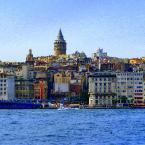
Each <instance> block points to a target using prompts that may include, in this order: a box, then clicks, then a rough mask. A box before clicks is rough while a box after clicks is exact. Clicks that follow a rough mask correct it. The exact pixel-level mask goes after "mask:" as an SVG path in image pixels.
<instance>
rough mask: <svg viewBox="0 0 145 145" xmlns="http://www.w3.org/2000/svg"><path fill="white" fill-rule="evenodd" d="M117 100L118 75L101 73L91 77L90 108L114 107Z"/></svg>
mask: <svg viewBox="0 0 145 145" xmlns="http://www.w3.org/2000/svg"><path fill="white" fill-rule="evenodd" d="M115 99H116V74H113V73H109V72H106V73H105V72H99V73H96V74H94V75H90V76H89V106H90V107H94V106H112V105H113V100H115Z"/></svg>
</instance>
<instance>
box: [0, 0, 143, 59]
mask: <svg viewBox="0 0 145 145" xmlns="http://www.w3.org/2000/svg"><path fill="white" fill-rule="evenodd" d="M144 7H145V1H143V0H140V1H135V0H128V1H125V0H122V1H119V0H110V1H107V0H102V1H99V0H92V1H91V2H90V1H89V0H78V1H77V3H76V1H74V0H69V1H65V0H61V1H59V0H44V1H43V2H42V1H41V0H36V1H35V3H34V1H33V0H29V1H26V0H21V1H16V0H14V1H11V0H7V1H4V0H2V1H0V19H1V23H0V26H1V27H0V50H1V55H0V60H2V61H23V60H25V57H26V54H27V53H28V49H29V48H31V49H32V50H33V54H34V56H48V55H53V54H54V51H53V48H54V47H53V43H54V41H55V39H56V37H57V34H58V31H59V29H60V28H61V29H62V33H63V35H64V39H65V40H66V42H67V54H71V53H73V52H75V51H79V52H82V51H84V52H85V53H86V55H87V56H91V54H92V53H94V52H95V51H96V49H97V48H103V49H104V51H106V52H107V53H108V55H109V56H113V57H120V58H133V57H142V56H144V50H145V36H144V34H145V25H144V22H145V10H144ZM124 52H125V53H124Z"/></svg>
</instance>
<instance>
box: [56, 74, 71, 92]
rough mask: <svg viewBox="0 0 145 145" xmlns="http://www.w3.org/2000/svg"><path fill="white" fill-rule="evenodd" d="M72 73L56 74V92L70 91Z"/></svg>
mask: <svg viewBox="0 0 145 145" xmlns="http://www.w3.org/2000/svg"><path fill="white" fill-rule="evenodd" d="M70 80H71V74H70V73H67V72H66V73H65V72H62V73H57V74H54V92H55V93H68V92H69V91H70Z"/></svg>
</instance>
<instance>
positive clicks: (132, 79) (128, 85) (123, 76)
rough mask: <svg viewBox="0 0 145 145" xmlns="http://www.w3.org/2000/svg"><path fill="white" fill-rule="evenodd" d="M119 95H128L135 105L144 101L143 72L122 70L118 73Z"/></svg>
mask: <svg viewBox="0 0 145 145" xmlns="http://www.w3.org/2000/svg"><path fill="white" fill-rule="evenodd" d="M116 75H117V97H118V99H119V98H120V99H121V98H122V97H126V98H127V99H128V101H130V102H132V103H134V104H135V105H143V103H144V97H143V92H144V90H143V89H144V85H143V76H144V73H143V72H122V73H117V74H116Z"/></svg>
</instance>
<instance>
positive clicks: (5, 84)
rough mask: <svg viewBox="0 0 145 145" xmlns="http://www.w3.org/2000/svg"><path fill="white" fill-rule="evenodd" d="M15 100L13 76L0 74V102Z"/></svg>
mask: <svg viewBox="0 0 145 145" xmlns="http://www.w3.org/2000/svg"><path fill="white" fill-rule="evenodd" d="M14 98H15V78H14V76H11V75H8V74H5V73H0V100H13V99H14Z"/></svg>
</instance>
